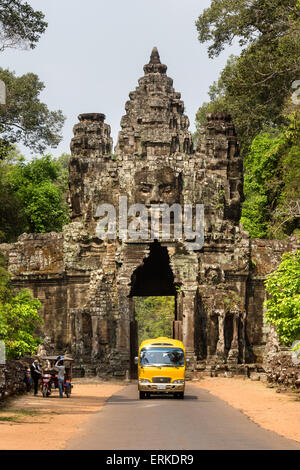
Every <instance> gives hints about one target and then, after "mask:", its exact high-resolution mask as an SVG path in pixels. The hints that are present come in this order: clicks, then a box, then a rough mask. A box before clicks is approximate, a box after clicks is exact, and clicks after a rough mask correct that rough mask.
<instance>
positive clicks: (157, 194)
mask: <svg viewBox="0 0 300 470" xmlns="http://www.w3.org/2000/svg"><path fill="white" fill-rule="evenodd" d="M134 182H135V202H136V203H139V204H145V205H146V206H149V205H150V204H160V203H165V204H169V205H171V204H174V203H176V202H177V203H179V202H180V182H179V178H178V177H176V175H175V172H174V171H173V170H172V169H171V168H169V167H164V168H159V169H157V170H152V171H149V169H148V168H147V167H145V168H142V170H141V171H138V172H137V173H136V174H135V177H134Z"/></svg>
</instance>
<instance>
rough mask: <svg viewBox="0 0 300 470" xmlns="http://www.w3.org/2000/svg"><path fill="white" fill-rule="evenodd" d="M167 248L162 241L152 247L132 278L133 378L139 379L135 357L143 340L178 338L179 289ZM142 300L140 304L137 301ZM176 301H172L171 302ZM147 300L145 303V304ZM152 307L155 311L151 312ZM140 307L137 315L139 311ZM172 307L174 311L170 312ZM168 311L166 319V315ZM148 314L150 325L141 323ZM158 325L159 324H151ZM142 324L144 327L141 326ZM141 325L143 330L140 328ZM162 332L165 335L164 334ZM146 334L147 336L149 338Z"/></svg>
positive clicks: (131, 372)
mask: <svg viewBox="0 0 300 470" xmlns="http://www.w3.org/2000/svg"><path fill="white" fill-rule="evenodd" d="M176 287H177V286H176V284H175V282H174V275H173V272H172V269H171V266H170V259H169V254H168V250H167V248H166V247H163V246H161V244H160V243H159V242H158V241H156V240H155V241H154V242H153V243H152V244H151V245H150V253H149V256H148V257H147V258H145V259H144V261H143V264H142V265H141V266H139V267H138V268H137V269H136V270H135V271H134V272H133V274H132V276H131V290H130V295H129V297H130V311H131V318H130V356H131V357H130V364H131V366H130V375H131V378H136V377H137V366H136V365H135V364H134V358H135V357H136V356H137V354H138V348H139V344H140V342H141V340H143V339H145V337H146V336H147V334H148V335H149V337H152V336H151V335H153V334H155V335H156V333H157V335H158V336H173V337H177V333H176V332H177V330H178V321H177V320H178V318H177V290H176ZM137 297H138V301H137ZM171 298H172V299H171ZM143 299H144V300H145V302H143ZM151 305H153V307H152V308H153V309H154V310H152V312H151ZM137 308H139V312H138V313H137V311H136V309H137ZM170 308H171V309H172V310H173V312H172V311H171V312H170ZM164 312H165V316H164ZM141 315H147V322H148V323H147V322H145V321H141V320H142V318H141ZM138 318H139V319H140V321H139V322H138V321H137V320H138ZM151 321H152V322H156V324H155V325H153V324H152V325H151ZM139 323H140V325H139ZM139 326H140V328H139ZM160 333H161V334H160ZM145 335H146V336H145Z"/></svg>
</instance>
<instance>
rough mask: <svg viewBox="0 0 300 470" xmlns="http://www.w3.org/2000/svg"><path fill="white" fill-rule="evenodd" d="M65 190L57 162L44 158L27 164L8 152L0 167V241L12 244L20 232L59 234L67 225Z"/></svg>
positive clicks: (63, 174)
mask: <svg viewBox="0 0 300 470" xmlns="http://www.w3.org/2000/svg"><path fill="white" fill-rule="evenodd" d="M66 157H67V156H65V155H63V156H62V161H63V162H64V163H65V160H66ZM67 186H68V174H67V171H66V169H65V168H64V166H63V164H62V163H61V159H55V158H53V157H51V156H49V155H46V156H43V157H40V158H34V159H33V160H32V161H29V162H28V161H26V160H25V159H24V158H23V157H22V156H20V155H19V154H18V153H17V152H15V151H14V152H12V153H11V154H10V157H9V158H7V159H5V160H4V161H2V162H1V163H0V190H1V191H0V227H1V232H0V240H1V241H2V242H3V241H5V242H11V241H15V240H16V238H17V237H18V236H19V235H20V234H21V233H23V232H31V233H44V232H51V231H55V232H59V231H61V230H62V227H63V225H65V224H66V223H68V222H69V216H68V205H67V201H66V193H67Z"/></svg>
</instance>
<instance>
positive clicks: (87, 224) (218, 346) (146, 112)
mask: <svg viewBox="0 0 300 470" xmlns="http://www.w3.org/2000/svg"><path fill="white" fill-rule="evenodd" d="M166 72H167V66H166V65H164V64H162V63H161V61H160V57H159V53H158V51H157V49H156V48H154V49H153V51H152V54H151V57H150V61H149V63H148V64H146V65H145V66H144V76H143V77H142V78H140V79H139V81H138V86H137V87H136V89H135V90H134V91H133V92H131V93H130V94H129V100H128V101H127V102H126V104H125V115H124V116H123V117H122V119H121V130H120V132H119V137H118V142H117V145H116V148H115V151H114V154H113V153H112V139H111V137H110V126H109V125H108V124H106V123H105V116H104V114H101V113H86V114H81V115H80V116H79V122H78V123H77V124H75V126H74V137H73V139H72V141H71V152H72V155H71V158H70V161H69V193H70V194H69V196H70V197H69V200H70V214H71V223H70V224H69V225H67V226H65V227H64V229H63V232H62V233H49V234H36V235H33V234H24V235H22V236H21V237H19V240H18V242H17V243H14V244H4V245H1V246H0V250H1V251H2V252H4V254H5V255H6V258H7V267H8V270H9V271H10V272H11V273H12V279H13V282H14V284H15V286H16V287H28V288H30V289H31V290H32V292H33V294H34V295H35V296H36V297H39V298H40V299H41V301H42V303H43V310H42V316H43V319H44V326H43V330H42V331H41V332H39V333H40V334H42V335H44V337H46V338H47V344H48V345H51V348H52V350H55V352H56V353H58V354H61V353H64V352H68V353H69V354H72V355H73V356H74V359H75V364H76V367H78V370H80V371H81V372H82V371H88V372H89V373H94V374H97V375H100V376H116V377H122V376H123V377H125V375H126V371H130V375H131V377H135V374H136V366H135V364H134V360H133V358H134V356H135V355H136V354H137V325H136V320H135V306H134V298H135V297H136V296H148V295H171V296H174V297H175V309H174V322H173V324H174V328H173V331H174V337H175V338H178V339H181V340H183V342H184V344H185V347H186V350H187V354H188V356H189V358H190V359H191V362H190V364H191V366H190V368H191V373H193V371H196V370H198V371H203V372H205V373H207V374H232V373H245V371H246V370H249V365H251V364H254V365H255V366H253V367H256V370H259V368H261V367H262V364H263V360H264V351H265V347H266V344H267V341H268V328H267V326H266V325H265V323H264V319H263V308H262V304H263V301H264V299H265V290H264V283H263V282H264V279H265V277H266V275H267V273H268V272H270V271H271V270H273V269H275V268H276V266H277V265H278V263H279V261H280V255H281V254H282V253H283V252H285V251H290V250H294V249H296V248H297V246H299V243H298V242H297V241H296V240H294V239H291V240H288V241H285V242H278V241H270V240H250V239H249V236H248V233H247V232H245V231H243V229H242V227H241V226H240V224H239V220H240V215H241V202H242V201H243V162H242V159H241V157H240V154H239V144H238V141H237V136H236V132H235V129H234V125H233V123H232V120H231V116H230V115H228V114H224V113H215V114H211V115H208V117H207V124H206V125H205V126H204V127H203V129H202V131H201V135H200V140H199V142H198V144H197V148H196V149H194V146H193V141H192V135H191V133H190V131H189V129H188V128H189V120H188V117H187V116H186V115H185V114H184V103H183V101H182V99H181V95H180V93H178V92H177V91H175V89H174V87H173V80H172V79H171V78H169V77H168V76H167V74H166ZM120 196H126V197H127V198H128V205H131V204H134V203H142V204H144V205H145V206H146V207H149V206H150V205H151V204H161V203H166V204H168V205H172V204H174V203H177V204H180V205H181V207H183V206H184V205H185V204H191V205H193V206H195V205H196V204H203V205H204V246H203V247H202V248H201V249H199V250H196V251H187V250H186V248H185V246H184V244H183V242H182V240H179V239H176V238H174V236H173V237H172V232H171V236H170V239H168V240H160V239H157V240H155V241H154V240H149V239H140V240H130V239H127V240H123V239H119V238H116V239H115V240H105V241H103V240H100V239H99V238H98V237H97V236H96V226H97V223H98V221H99V217H97V207H98V206H99V204H103V203H109V204H112V205H113V206H114V207H115V208H116V209H117V208H118V206H119V197H120ZM118 215H119V214H117V216H118ZM247 368H248V369H247Z"/></svg>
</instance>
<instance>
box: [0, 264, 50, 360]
mask: <svg viewBox="0 0 300 470" xmlns="http://www.w3.org/2000/svg"><path fill="white" fill-rule="evenodd" d="M41 305H42V304H41V302H40V301H39V300H38V299H35V298H33V297H32V295H31V292H30V291H29V290H27V289H22V290H20V291H19V292H18V293H16V292H15V291H14V289H13V288H12V286H11V284H10V279H9V274H8V273H7V272H6V270H5V269H4V267H3V258H2V257H0V340H1V341H3V342H4V344H5V349H6V358H7V359H18V358H19V357H21V356H24V355H26V354H28V355H31V354H34V353H36V349H37V347H38V345H39V344H40V343H41V340H40V339H39V338H38V337H37V336H36V335H35V332H36V329H37V328H38V327H39V326H40V325H42V319H41V317H40V315H39V313H38V311H39V309H40V307H41Z"/></svg>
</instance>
